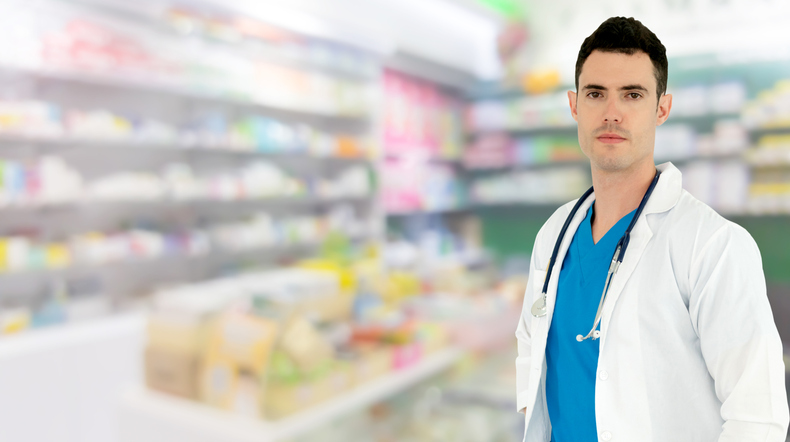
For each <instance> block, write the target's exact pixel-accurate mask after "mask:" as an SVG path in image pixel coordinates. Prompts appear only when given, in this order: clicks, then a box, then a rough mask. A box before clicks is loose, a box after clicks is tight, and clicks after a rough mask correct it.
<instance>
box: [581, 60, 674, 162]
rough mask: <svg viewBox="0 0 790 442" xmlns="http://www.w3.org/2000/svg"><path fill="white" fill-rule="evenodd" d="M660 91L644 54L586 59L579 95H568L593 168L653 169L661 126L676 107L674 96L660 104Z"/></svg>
mask: <svg viewBox="0 0 790 442" xmlns="http://www.w3.org/2000/svg"><path fill="white" fill-rule="evenodd" d="M656 86H657V85H656V77H655V75H654V73H653V63H652V62H651V61H650V57H648V55H647V54H645V53H644V52H636V53H634V54H633V55H626V54H620V53H611V52H601V51H593V52H592V54H590V56H589V57H587V60H586V61H585V62H584V65H583V66H582V71H581V74H580V75H579V92H578V94H577V93H575V92H568V99H569V101H570V106H571V114H572V115H573V119H574V120H576V122H577V123H578V126H579V144H580V145H581V148H582V151H583V152H584V154H585V155H587V157H588V158H590V162H591V164H592V167H593V169H598V170H602V171H608V172H616V171H626V170H630V169H632V168H634V167H638V166H640V165H644V164H646V163H650V164H651V165H652V164H653V148H654V146H655V140H656V126H660V125H661V124H663V123H664V121H666V119H667V117H668V116H669V109H670V108H671V106H672V96H671V95H664V96H663V97H661V99H660V100H657V99H656ZM577 95H578V96H577Z"/></svg>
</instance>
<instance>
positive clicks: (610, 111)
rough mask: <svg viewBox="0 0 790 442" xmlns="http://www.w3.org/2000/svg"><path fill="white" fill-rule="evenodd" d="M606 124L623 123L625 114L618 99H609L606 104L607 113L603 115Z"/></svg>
mask: <svg viewBox="0 0 790 442" xmlns="http://www.w3.org/2000/svg"><path fill="white" fill-rule="evenodd" d="M603 121H604V123H622V122H623V113H622V111H621V110H620V103H619V102H618V100H617V99H609V100H607V102H606V111H605V113H604V115H603Z"/></svg>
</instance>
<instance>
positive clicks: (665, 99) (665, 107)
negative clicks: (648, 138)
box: [656, 94, 672, 126]
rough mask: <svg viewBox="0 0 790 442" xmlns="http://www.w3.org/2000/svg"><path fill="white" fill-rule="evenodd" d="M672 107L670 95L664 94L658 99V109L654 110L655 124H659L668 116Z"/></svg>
mask: <svg viewBox="0 0 790 442" xmlns="http://www.w3.org/2000/svg"><path fill="white" fill-rule="evenodd" d="M671 109H672V95H671V94H664V95H663V96H662V97H661V98H659V100H658V110H657V112H656V126H661V125H662V124H664V122H665V121H667V118H669V111H670V110H671Z"/></svg>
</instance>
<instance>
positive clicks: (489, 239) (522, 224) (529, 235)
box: [478, 207, 790, 284]
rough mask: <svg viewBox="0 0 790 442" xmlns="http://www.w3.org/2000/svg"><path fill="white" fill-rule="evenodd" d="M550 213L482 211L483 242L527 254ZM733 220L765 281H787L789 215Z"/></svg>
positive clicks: (502, 254)
mask: <svg viewBox="0 0 790 442" xmlns="http://www.w3.org/2000/svg"><path fill="white" fill-rule="evenodd" d="M552 212H553V208H549V207H546V208H538V209H533V208H526V207H521V208H515V207H514V208H498V209H485V210H481V211H480V212H479V213H478V214H479V216H480V217H481V219H482V220H483V240H484V243H485V245H486V246H487V247H488V248H489V249H491V250H492V251H494V252H495V253H496V254H497V256H498V257H499V258H501V259H504V258H507V257H510V256H514V255H526V254H528V253H530V251H531V250H532V245H533V242H534V240H535V235H537V233H538V230H539V229H540V227H541V226H542V225H543V223H544V222H545V221H546V219H547V218H548V217H549V215H551V213H552ZM732 221H734V222H736V223H738V224H740V225H741V226H743V227H744V228H745V229H746V230H748V231H749V232H750V233H751V234H752V236H753V237H754V239H755V241H756V242H757V245H758V246H759V247H760V252H761V253H762V257H763V268H764V269H765V277H766V280H767V281H768V283H769V284H772V283H790V216H765V217H757V216H740V217H733V218H732Z"/></svg>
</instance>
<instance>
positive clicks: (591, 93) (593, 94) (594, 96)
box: [587, 92, 601, 98]
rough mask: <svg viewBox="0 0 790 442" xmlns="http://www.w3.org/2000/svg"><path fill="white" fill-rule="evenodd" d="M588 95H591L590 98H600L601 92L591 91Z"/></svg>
mask: <svg viewBox="0 0 790 442" xmlns="http://www.w3.org/2000/svg"><path fill="white" fill-rule="evenodd" d="M587 96H588V97H590V98H598V97H600V96H601V93H600V92H590V93H589V94H587Z"/></svg>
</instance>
